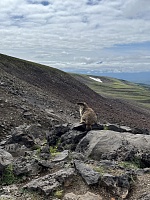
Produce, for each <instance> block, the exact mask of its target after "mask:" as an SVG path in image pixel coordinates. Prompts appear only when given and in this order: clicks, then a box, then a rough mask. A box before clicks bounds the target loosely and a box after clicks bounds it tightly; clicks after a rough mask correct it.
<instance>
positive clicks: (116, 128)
mask: <svg viewBox="0 0 150 200" xmlns="http://www.w3.org/2000/svg"><path fill="white" fill-rule="evenodd" d="M105 128H106V129H107V130H111V131H117V132H131V128H129V127H126V126H117V125H115V124H106V125H105Z"/></svg>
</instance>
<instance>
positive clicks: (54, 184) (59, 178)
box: [23, 168, 75, 195]
mask: <svg viewBox="0 0 150 200" xmlns="http://www.w3.org/2000/svg"><path fill="white" fill-rule="evenodd" d="M74 172H75V171H74V169H73V168H68V169H62V170H59V171H58V172H56V173H53V174H48V175H46V176H43V177H40V178H38V179H34V180H32V181H31V182H29V183H28V184H26V185H25V186H24V187H23V188H24V189H28V190H31V191H37V192H40V193H41V192H42V193H43V194H45V195H51V194H52V193H53V192H54V191H56V190H57V189H58V188H59V187H61V186H62V184H64V183H65V181H67V180H70V179H71V178H73V176H74Z"/></svg>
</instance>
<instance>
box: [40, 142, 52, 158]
mask: <svg viewBox="0 0 150 200" xmlns="http://www.w3.org/2000/svg"><path fill="white" fill-rule="evenodd" d="M40 158H41V159H44V160H48V159H49V158H50V150H49V146H48V145H45V146H43V147H41V151H40Z"/></svg>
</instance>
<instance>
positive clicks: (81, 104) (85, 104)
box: [77, 102, 88, 108]
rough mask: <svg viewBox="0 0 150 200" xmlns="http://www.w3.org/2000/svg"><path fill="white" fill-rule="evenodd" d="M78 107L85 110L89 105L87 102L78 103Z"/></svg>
mask: <svg viewBox="0 0 150 200" xmlns="http://www.w3.org/2000/svg"><path fill="white" fill-rule="evenodd" d="M77 105H79V106H80V107H83V108H87V107H88V105H87V103H85V102H78V103H77Z"/></svg>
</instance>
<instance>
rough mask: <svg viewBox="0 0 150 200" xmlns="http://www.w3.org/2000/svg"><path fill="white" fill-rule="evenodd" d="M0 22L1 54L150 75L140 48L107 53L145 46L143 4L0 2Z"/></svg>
mask: <svg viewBox="0 0 150 200" xmlns="http://www.w3.org/2000/svg"><path fill="white" fill-rule="evenodd" d="M0 18H1V23H0V37H1V41H0V51H1V52H2V53H6V54H10V55H13V56H16V57H21V58H24V59H28V60H33V61H37V62H41V63H47V64H49V65H53V66H56V67H59V68H62V67H61V66H64V65H66V66H65V68H69V67H70V66H71V67H74V68H77V67H80V68H85V67H86V68H90V67H92V68H94V67H95V68H96V69H97V68H99V69H102V70H103V69H115V68H118V69H120V68H121V69H126V70H127V69H129V68H130V65H131V64H132V66H133V69H135V70H139V65H140V66H142V67H143V65H144V67H145V69H149V70H150V66H149V65H148V64H147V63H148V59H147V58H146V56H148V55H149V53H148V51H143V49H141V47H138V46H137V48H138V49H136V50H135V49H132V51H130V53H128V52H125V51H123V49H120V52H118V51H117V54H116V53H115V51H116V50H117V49H116V48H115V49H114V51H113V46H114V45H116V44H128V43H129V44H130V43H142V42H147V41H150V36H149V30H150V23H149V20H148V19H150V3H148V0H142V1H141V0H126V1H124V0H114V1H112V0H101V1H100V0H81V1H79V0H77V1H72V0H55V1H53V0H45V1H44V0H5V1H1V2H0ZM110 48H112V49H111V50H110ZM129 50H130V48H129ZM131 52H132V53H131ZM131 54H132V55H131ZM134 54H135V55H136V57H135V55H134ZM141 54H142V55H143V54H144V55H143V57H142V58H141V56H140V55H141ZM127 55H128V58H127V57H126V56H127ZM114 56H116V61H113V58H114ZM120 57H122V59H121V60H120ZM137 57H138V61H137V59H136V58H137ZM126 59H129V60H128V64H127V62H126ZM133 59H134V61H135V62H134V65H133V62H131V61H132V60H133ZM99 60H100V61H103V63H102V64H101V65H97V64H96V63H97V61H99ZM108 60H109V62H108ZM61 63H62V64H61ZM139 63H141V64H139ZM145 63H146V64H145ZM108 65H110V66H108ZM111 67H112V68H111Z"/></svg>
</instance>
